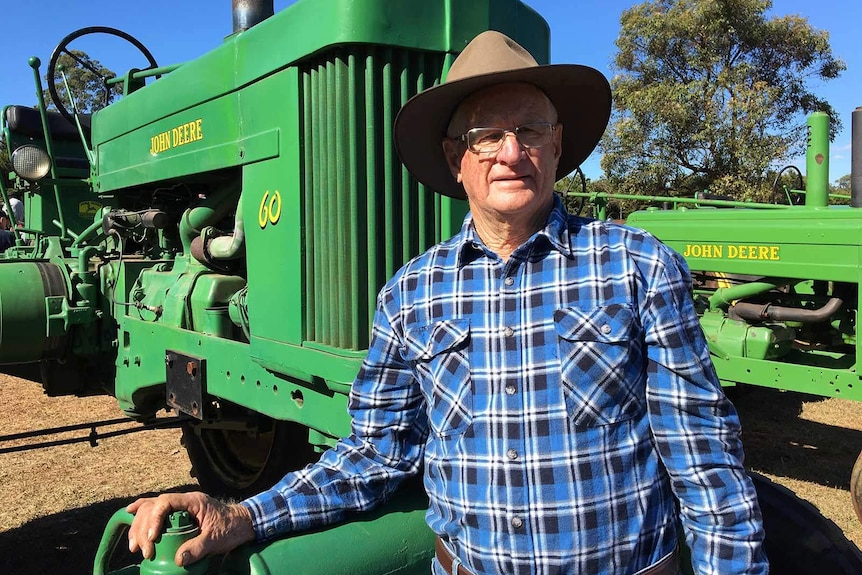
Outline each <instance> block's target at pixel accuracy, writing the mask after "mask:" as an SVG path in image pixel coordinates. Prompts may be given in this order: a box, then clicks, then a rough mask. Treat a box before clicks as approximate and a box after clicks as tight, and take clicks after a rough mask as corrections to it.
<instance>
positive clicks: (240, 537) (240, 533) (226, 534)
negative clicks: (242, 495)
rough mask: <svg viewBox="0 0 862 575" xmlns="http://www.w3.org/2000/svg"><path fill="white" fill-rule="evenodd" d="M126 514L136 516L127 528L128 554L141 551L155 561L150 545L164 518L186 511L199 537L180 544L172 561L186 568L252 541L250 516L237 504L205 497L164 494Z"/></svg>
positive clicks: (140, 502)
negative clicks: (192, 518) (195, 524)
mask: <svg viewBox="0 0 862 575" xmlns="http://www.w3.org/2000/svg"><path fill="white" fill-rule="evenodd" d="M126 511H128V512H129V513H134V514H135V519H134V521H132V525H131V527H129V551H131V552H133V553H134V552H135V551H138V550H140V551H141V554H142V555H143V556H144V558H146V559H152V558H153V557H155V554H156V550H155V546H154V544H153V542H154V541H155V540H156V538H157V537H158V536H159V534H160V533H161V531H162V526H163V524H164V520H165V517H167V516H168V515H169V514H171V513H172V512H174V511H188V512H189V513H190V514H191V515H192V516H193V517H194V518H195V519H196V520H197V522H198V525H199V526H200V528H201V533H200V535H198V536H197V537H195V538H194V539H190V540H189V541H186V542H185V543H183V544H182V545H181V546H180V548H179V549H177V554H176V556H175V557H174V562H175V563H176V564H177V565H180V566H182V565H189V564H190V563H194V562H195V561H198V560H199V559H201V558H203V557H205V556H207V555H213V554H219V553H227V552H228V551H230V550H231V549H234V548H235V547H239V546H240V545H242V544H243V543H247V542H249V541H252V540H254V529H253V527H252V521H251V515H250V514H249V512H248V509H246V508H245V507H243V506H242V505H239V504H233V505H228V504H226V503H222V502H221V501H218V500H217V499H213V498H212V497H210V496H209V495H206V494H205V493H165V494H162V495H159V496H158V497H155V498H152V497H150V498H144V499H138V500H137V501H135V502H134V503H132V504H131V505H129V506H128V507H126Z"/></svg>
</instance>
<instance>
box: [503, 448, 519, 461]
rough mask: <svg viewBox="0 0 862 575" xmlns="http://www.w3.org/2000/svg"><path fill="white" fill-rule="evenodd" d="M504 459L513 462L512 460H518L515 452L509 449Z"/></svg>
mask: <svg viewBox="0 0 862 575" xmlns="http://www.w3.org/2000/svg"><path fill="white" fill-rule="evenodd" d="M506 457H508V458H509V459H511V460H512V461H514V460H516V459H518V452H517V451H515V450H514V449H510V450H509V451H507V452H506Z"/></svg>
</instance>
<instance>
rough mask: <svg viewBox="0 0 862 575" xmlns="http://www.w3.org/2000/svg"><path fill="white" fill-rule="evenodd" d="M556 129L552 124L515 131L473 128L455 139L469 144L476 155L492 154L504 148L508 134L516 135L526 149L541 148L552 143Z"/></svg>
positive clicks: (526, 126)
mask: <svg viewBox="0 0 862 575" xmlns="http://www.w3.org/2000/svg"><path fill="white" fill-rule="evenodd" d="M555 128H556V126H555V125H554V124H551V123H550V122H534V123H532V124H524V125H523V126H518V127H517V128H515V129H514V130H504V129H503V128H473V129H471V130H468V131H467V133H466V134H462V135H461V136H458V137H457V138H455V139H456V140H458V141H459V142H467V149H468V150H470V151H471V152H473V153H474V154H492V153H494V152H497V151H499V150H500V148H502V147H503V142H505V141H506V134H514V135H515V137H516V138H517V139H518V142H519V143H520V144H521V145H522V146H524V147H525V148H541V147H542V146H545V145H547V144H550V143H551V136H552V134H553V133H554V129H555Z"/></svg>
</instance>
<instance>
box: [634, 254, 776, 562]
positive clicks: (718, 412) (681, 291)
mask: <svg viewBox="0 0 862 575" xmlns="http://www.w3.org/2000/svg"><path fill="white" fill-rule="evenodd" d="M658 247H659V257H658V259H657V261H656V262H654V263H655V265H654V267H653V269H652V270H651V272H652V273H650V274H649V275H648V276H647V278H648V279H647V283H648V289H647V293H646V298H645V300H644V301H645V303H644V308H643V309H642V321H643V326H644V330H645V338H646V346H647V356H648V364H647V405H648V410H649V420H650V426H651V428H652V432H653V435H654V437H655V441H656V446H657V449H658V452H659V455H660V457H661V460H662V462H663V464H664V466H665V468H666V469H667V472H668V474H669V476H670V479H671V485H672V488H673V490H674V493H675V494H676V496H677V498H678V499H679V503H680V512H681V518H682V523H683V527H684V530H685V535H686V542H687V544H688V546H689V548H690V549H691V554H692V564H693V567H694V572H695V573H699V574H715V575H718V574H721V575H730V574H735V573H740V574H741V573H746V574H752V575H753V574H765V573H767V572H768V564H767V560H766V554H765V552H764V549H763V538H764V534H763V523H762V517H761V513H760V508H759V506H758V503H757V495H756V492H755V490H754V485H753V483H752V482H751V479H750V478H749V477H748V475H747V474H746V472H745V469H744V467H743V450H742V442H741V437H740V433H741V430H740V423H739V418H738V416H737V413H736V410H735V408H734V407H733V405H732V404H731V403H730V401H729V400H728V399H727V397H726V396H725V395H724V392H723V391H722V389H721V386H720V384H719V381H718V377H717V375H716V373H715V368H714V367H713V365H712V361H711V359H710V357H709V350H708V346H707V343H706V340H705V338H704V335H703V332H702V330H701V327H700V323H699V320H698V317H697V314H696V312H695V309H694V304H693V301H692V298H691V292H690V289H691V280H690V277H689V273H688V268H687V266H686V264H685V262H684V260H683V259H682V257H681V256H679V255H678V254H676V253H675V252H672V251H671V250H669V249H668V248H666V247H665V246H663V245H659V246H658Z"/></svg>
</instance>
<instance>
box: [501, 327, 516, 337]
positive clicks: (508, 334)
mask: <svg viewBox="0 0 862 575" xmlns="http://www.w3.org/2000/svg"><path fill="white" fill-rule="evenodd" d="M503 333H504V334H506V337H512V336H513V335H514V334H515V330H514V329H512V328H511V327H507V328H506V329H505V330H503Z"/></svg>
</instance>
